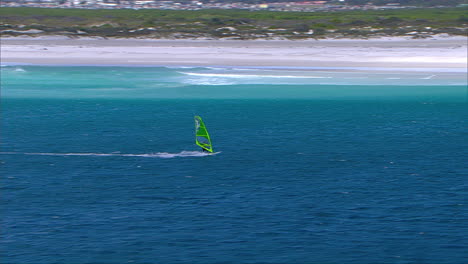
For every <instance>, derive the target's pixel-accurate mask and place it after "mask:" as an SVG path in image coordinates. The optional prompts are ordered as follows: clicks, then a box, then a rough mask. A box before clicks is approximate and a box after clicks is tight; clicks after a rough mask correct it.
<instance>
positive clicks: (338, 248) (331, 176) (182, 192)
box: [0, 66, 468, 264]
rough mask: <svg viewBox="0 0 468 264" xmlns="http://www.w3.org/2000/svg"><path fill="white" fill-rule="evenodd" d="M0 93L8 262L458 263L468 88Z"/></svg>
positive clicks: (16, 78)
mask: <svg viewBox="0 0 468 264" xmlns="http://www.w3.org/2000/svg"><path fill="white" fill-rule="evenodd" d="M1 85H2V87H1V88H2V90H1V95H2V97H1V133H0V139H1V141H0V143H1V145H0V147H1V149H0V151H1V152H0V159H1V164H0V172H1V175H2V177H1V185H0V187H1V190H0V193H1V199H2V205H1V216H2V225H1V237H2V238H1V240H0V259H1V262H2V263H438V264H443V263H453V264H455V263H457V264H458V263H467V262H468V254H467V252H468V250H467V246H466V235H467V229H466V219H467V211H466V197H467V184H466V175H467V174H468V169H467V165H466V164H468V163H467V161H468V160H467V157H468V153H467V149H468V140H467V129H466V127H467V121H466V117H467V111H468V108H467V90H466V75H465V73H453V72H450V71H448V72H406V71H405V72H387V71H333V70H314V71H310V70H309V71H306V70H300V69H285V70H279V69H249V68H187V67H179V68H165V67H160V68H152V67H148V68H139V67H133V68H132V67H51V66H49V67H46V66H6V67H2V68H1ZM194 115H201V116H202V117H203V119H204V121H205V123H206V125H207V127H208V129H209V131H210V133H211V137H212V140H213V143H214V148H215V151H216V152H217V154H215V155H206V154H204V153H202V152H201V151H199V149H197V147H196V146H195V144H194V135H193V129H194V123H193V116H194Z"/></svg>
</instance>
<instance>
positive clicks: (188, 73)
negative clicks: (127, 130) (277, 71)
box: [180, 72, 332, 79]
mask: <svg viewBox="0 0 468 264" xmlns="http://www.w3.org/2000/svg"><path fill="white" fill-rule="evenodd" d="M180 73H182V74H186V75H190V76H200V77H218V78H294V79H330V78H332V77H328V76H300V75H269V74H233V73H196V72H180Z"/></svg>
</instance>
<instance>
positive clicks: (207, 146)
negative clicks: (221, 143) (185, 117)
mask: <svg viewBox="0 0 468 264" xmlns="http://www.w3.org/2000/svg"><path fill="white" fill-rule="evenodd" d="M195 144H197V145H198V146H200V147H201V148H202V149H204V150H206V151H208V152H210V153H213V146H212V145H211V139H210V135H209V134H208V130H207V129H206V126H205V123H203V120H202V119H201V117H199V116H195Z"/></svg>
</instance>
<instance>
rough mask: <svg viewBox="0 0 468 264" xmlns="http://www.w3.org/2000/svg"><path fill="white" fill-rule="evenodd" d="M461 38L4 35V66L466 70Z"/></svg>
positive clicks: (2, 55) (464, 49) (464, 46)
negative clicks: (293, 39)
mask: <svg viewBox="0 0 468 264" xmlns="http://www.w3.org/2000/svg"><path fill="white" fill-rule="evenodd" d="M466 40H467V39H466V38H465V37H452V38H433V39H405V38H384V39H372V40H353V39H340V40H332V39H330V40H300V41H291V40H246V41H241V40H168V39H166V40H154V39H99V38H78V39H69V38H64V37H40V38H29V37H24V38H22V37H16V38H2V45H1V59H2V64H38V65H135V66H245V67H255V66H259V67H305V68H307V67H310V68H313V67H333V68H340V67H343V68H348V67H370V68H375V67H376V68H379V67H384V68H454V69H463V68H465V69H466V66H467V65H466V60H467V41H466Z"/></svg>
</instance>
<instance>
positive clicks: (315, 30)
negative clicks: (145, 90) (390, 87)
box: [0, 8, 468, 39]
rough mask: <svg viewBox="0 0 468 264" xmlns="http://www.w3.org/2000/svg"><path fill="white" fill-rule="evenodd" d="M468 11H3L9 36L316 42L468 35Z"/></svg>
mask: <svg viewBox="0 0 468 264" xmlns="http://www.w3.org/2000/svg"><path fill="white" fill-rule="evenodd" d="M467 11H468V8H442V9H440V8H439V9H398V10H379V11H340V12H271V11H244V10H199V11H183V10H180V11H179V10H178V11H176V10H148V9H146V10H130V9H114V10H109V9H107V10H104V9H95V10H90V9H50V8H1V9H0V17H1V24H0V30H2V34H3V35H12V36H16V35H24V34H30V35H47V34H49V35H57V34H60V35H69V36H101V37H146V38H196V37H209V38H234V39H254V38H274V37H282V38H290V39H296V38H310V37H316V38H317V37H360V38H362V37H372V36H396V35H412V36H415V37H424V36H427V35H431V34H438V33H448V34H454V35H466V29H467V27H468V16H467V15H466V14H467V13H468V12H467Z"/></svg>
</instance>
